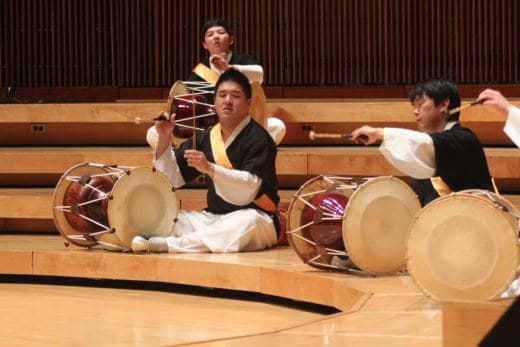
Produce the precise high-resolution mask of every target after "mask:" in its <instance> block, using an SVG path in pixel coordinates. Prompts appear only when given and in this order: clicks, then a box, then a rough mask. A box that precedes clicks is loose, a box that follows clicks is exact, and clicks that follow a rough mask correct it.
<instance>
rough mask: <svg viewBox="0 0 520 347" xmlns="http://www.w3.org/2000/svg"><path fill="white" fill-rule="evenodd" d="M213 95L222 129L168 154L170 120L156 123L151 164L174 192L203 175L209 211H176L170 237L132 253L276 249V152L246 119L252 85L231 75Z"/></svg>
mask: <svg viewBox="0 0 520 347" xmlns="http://www.w3.org/2000/svg"><path fill="white" fill-rule="evenodd" d="M215 88H216V93H215V110H216V113H217V116H218V119H219V123H217V124H216V125H215V126H213V127H212V128H210V129H206V130H204V131H199V132H197V135H196V146H195V148H196V149H192V148H193V141H192V139H188V140H187V141H185V142H184V143H183V144H181V146H180V147H179V148H176V149H175V150H172V147H171V143H170V134H171V133H172V131H173V128H174V123H173V121H174V119H175V115H172V117H171V119H169V120H168V121H158V122H156V127H157V131H158V134H159V142H158V146H157V149H156V151H155V159H154V161H153V165H154V167H156V168H157V169H159V170H161V171H162V172H164V173H165V174H166V175H167V176H168V177H169V179H170V180H171V182H172V183H173V185H174V186H175V187H180V186H183V185H184V184H185V183H186V182H189V181H190V180H192V179H193V178H195V177H197V176H198V175H200V174H201V173H203V174H206V175H207V176H208V193H207V203H208V207H207V208H206V209H205V210H203V211H185V210H181V211H179V213H178V219H177V222H176V223H175V225H174V227H173V230H172V231H171V236H169V237H166V238H163V237H152V238H150V240H146V239H144V238H143V237H141V236H136V237H135V238H134V240H133V241H132V250H133V251H136V252H138V251H149V252H170V253H174V252H240V251H257V250H261V249H265V248H269V247H272V246H274V245H275V244H276V242H277V235H278V233H279V227H278V223H277V222H278V221H277V219H276V217H274V213H275V212H276V208H277V205H278V202H279V197H278V182H277V177H276V172H275V159H276V153H277V149H276V145H275V143H274V141H273V139H272V138H271V136H270V135H269V133H268V132H267V131H266V130H265V129H264V128H263V127H262V126H261V125H259V124H258V123H256V122H255V121H253V120H252V119H251V117H250V116H249V105H250V99H251V85H250V83H249V81H248V79H247V77H246V76H245V75H244V74H242V73H241V72H239V71H237V70H234V69H229V70H227V71H226V72H224V73H223V74H222V75H220V77H219V79H218V81H217V83H216V85H215ZM275 225H276V227H275Z"/></svg>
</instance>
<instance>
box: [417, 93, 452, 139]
mask: <svg viewBox="0 0 520 347" xmlns="http://www.w3.org/2000/svg"><path fill="white" fill-rule="evenodd" d="M446 101H447V100H446ZM448 103H449V101H448ZM412 106H413V114H414V116H415V121H416V122H417V129H418V130H419V131H422V132H425V133H427V134H431V133H435V132H440V131H442V130H444V127H445V126H446V123H447V116H446V114H445V110H446V108H447V106H446V105H445V102H442V103H441V104H440V105H438V106H436V105H435V101H434V100H433V99H432V98H430V97H429V96H427V95H423V96H420V97H418V98H417V99H415V100H414V101H413V102H412Z"/></svg>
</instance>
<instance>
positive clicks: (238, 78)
mask: <svg viewBox="0 0 520 347" xmlns="http://www.w3.org/2000/svg"><path fill="white" fill-rule="evenodd" d="M226 81H233V82H236V83H238V84H239V85H240V86H241V87H242V90H243V92H244V94H245V95H246V98H248V99H251V95H252V91H251V84H250V83H249V79H248V78H247V77H246V75H244V74H243V73H242V72H240V71H238V70H235V69H228V70H226V71H225V72H224V73H223V74H222V75H220V77H219V78H218V80H217V83H215V91H218V87H219V86H220V84H221V83H222V82H226Z"/></svg>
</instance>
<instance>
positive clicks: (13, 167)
mask: <svg viewBox="0 0 520 347" xmlns="http://www.w3.org/2000/svg"><path fill="white" fill-rule="evenodd" d="M485 153H486V156H487V160H488V164H489V168H490V172H491V175H492V176H493V177H494V178H495V180H496V182H497V184H498V187H499V189H500V190H501V191H520V180H519V178H520V151H519V150H518V149H517V148H486V149H485ZM151 160H152V152H151V150H150V148H149V147H1V148H0V185H1V186H4V187H13V186H23V187H34V186H47V187H49V186H54V185H55V184H56V183H57V182H58V180H59V178H60V177H61V175H62V174H64V173H65V172H66V171H67V170H68V169H69V168H70V167H72V166H74V165H76V164H78V163H82V162H92V163H102V164H108V165H110V164H118V165H126V166H150V165H151ZM276 168H277V173H278V177H279V181H280V187H281V188H286V189H287V188H288V189H295V188H298V187H300V186H301V184H303V183H304V182H305V181H306V180H307V179H309V178H311V177H314V176H317V175H340V176H363V177H373V176H385V175H393V176H396V177H400V178H403V179H407V180H408V181H410V179H409V178H405V176H404V175H403V174H402V173H401V172H399V171H398V170H397V169H395V168H394V167H392V166H391V165H390V164H389V163H388V162H387V161H386V160H385V159H384V157H383V156H382V155H381V154H380V152H379V150H378V148H377V147H359V146H351V147H345V146H339V147H317V146H314V147H285V146H284V147H280V148H279V151H278V156H277V161H276Z"/></svg>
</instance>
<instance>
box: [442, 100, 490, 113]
mask: <svg viewBox="0 0 520 347" xmlns="http://www.w3.org/2000/svg"><path fill="white" fill-rule="evenodd" d="M483 102H484V100H481V99H477V100H475V101H472V102H470V103H469V104H467V105H463V106H459V107H456V108H452V109H451V110H446V113H447V114H448V115H449V116H451V115H453V114H455V113H457V112H460V111H462V110H464V109H466V108H468V107H471V106H475V105H478V104H481V103H483Z"/></svg>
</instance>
